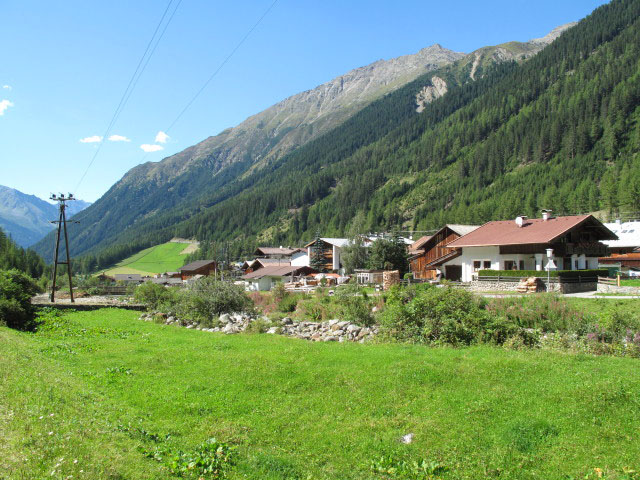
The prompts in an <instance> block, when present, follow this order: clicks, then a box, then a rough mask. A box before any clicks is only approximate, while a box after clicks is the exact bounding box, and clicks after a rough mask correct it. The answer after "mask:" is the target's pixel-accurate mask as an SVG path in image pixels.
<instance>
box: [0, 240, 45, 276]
mask: <svg viewBox="0 0 640 480" xmlns="http://www.w3.org/2000/svg"><path fill="white" fill-rule="evenodd" d="M13 268H15V269H18V270H20V271H22V272H24V273H26V274H28V275H30V276H32V277H33V278H39V277H41V276H42V275H43V274H45V273H47V266H46V265H45V263H44V260H43V259H42V258H41V257H40V256H39V255H38V254H37V253H35V252H34V251H33V250H25V249H24V248H22V247H20V246H18V245H16V243H15V242H14V241H13V240H12V239H11V238H9V237H7V235H6V234H5V232H3V231H2V229H1V228H0V270H10V269H13Z"/></svg>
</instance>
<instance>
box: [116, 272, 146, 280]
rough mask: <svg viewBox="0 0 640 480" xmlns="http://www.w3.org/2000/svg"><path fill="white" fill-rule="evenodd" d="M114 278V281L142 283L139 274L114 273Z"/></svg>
mask: <svg viewBox="0 0 640 480" xmlns="http://www.w3.org/2000/svg"><path fill="white" fill-rule="evenodd" d="M114 277H115V279H116V280H132V281H135V282H141V281H142V275H140V274H139V273H116V274H115V275H114Z"/></svg>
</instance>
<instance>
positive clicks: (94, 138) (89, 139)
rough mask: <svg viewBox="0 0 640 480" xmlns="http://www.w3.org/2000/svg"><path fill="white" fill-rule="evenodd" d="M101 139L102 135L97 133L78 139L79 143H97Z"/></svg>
mask: <svg viewBox="0 0 640 480" xmlns="http://www.w3.org/2000/svg"><path fill="white" fill-rule="evenodd" d="M101 141H102V137H101V136H99V135H93V136H91V137H85V138H81V139H80V143H98V142H101Z"/></svg>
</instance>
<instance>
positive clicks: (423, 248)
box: [409, 225, 478, 280]
mask: <svg viewBox="0 0 640 480" xmlns="http://www.w3.org/2000/svg"><path fill="white" fill-rule="evenodd" d="M476 228H478V227H477V226H475V225H445V226H444V227H442V228H441V229H440V230H438V231H437V232H436V233H435V234H433V235H431V236H425V237H421V238H419V239H418V240H417V241H416V242H414V243H413V244H411V246H410V247H409V255H410V256H409V260H410V265H411V272H412V273H413V278H416V279H422V280H434V279H436V278H437V276H438V272H441V273H442V276H443V277H444V278H447V279H450V280H460V277H461V276H462V265H456V264H455V262H452V263H449V264H448V265H447V266H446V267H444V268H443V264H444V263H445V262H450V261H451V260H453V259H455V258H456V257H458V256H460V254H461V250H460V249H457V248H451V247H448V246H447V245H448V244H449V243H451V242H453V241H454V240H457V239H458V238H460V237H462V236H463V235H466V234H467V233H471V232H473V231H474V230H475V229H476Z"/></svg>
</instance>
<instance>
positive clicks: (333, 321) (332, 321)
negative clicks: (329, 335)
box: [327, 320, 340, 327]
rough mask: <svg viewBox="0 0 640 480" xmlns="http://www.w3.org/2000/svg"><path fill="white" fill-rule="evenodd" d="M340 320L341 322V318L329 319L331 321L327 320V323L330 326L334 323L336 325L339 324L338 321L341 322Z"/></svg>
mask: <svg viewBox="0 0 640 480" xmlns="http://www.w3.org/2000/svg"><path fill="white" fill-rule="evenodd" d="M339 322H340V320H329V321H328V322H327V325H329V326H330V327H331V326H333V325H336V324H337V323H339Z"/></svg>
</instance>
